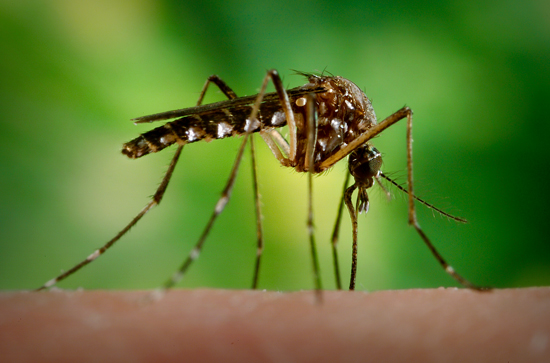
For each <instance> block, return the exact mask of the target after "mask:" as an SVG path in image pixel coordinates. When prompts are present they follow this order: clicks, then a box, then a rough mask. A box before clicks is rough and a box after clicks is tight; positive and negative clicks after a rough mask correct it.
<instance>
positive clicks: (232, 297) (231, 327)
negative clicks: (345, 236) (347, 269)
mask: <svg viewBox="0 0 550 363" xmlns="http://www.w3.org/2000/svg"><path fill="white" fill-rule="evenodd" d="M151 298H152V293H151V291H127V292H124V291H62V290H55V291H43V292H2V293H0V357H2V361H6V362H13V361H79V362H86V361H131V362H140V361H153V360H155V361H178V362H181V361H188V362H191V361H193V362H196V361H201V362H209V361H218V362H220V361H224V362H344V361H345V362H354V361H357V362H365V361H372V362H382V361H383V362H398V361H403V362H404V361H407V362H468V361H469V362H549V361H550V288H548V287H543V288H525V289H505V290H493V291H491V292H483V293H480V292H475V291H471V290H466V289H455V288H450V289H443V288H441V289H435V290H399V291H379V292H371V293H366V292H348V291H324V292H323V293H322V301H318V300H316V295H315V294H314V293H313V292H312V291H303V292H292V293H279V292H262V291H250V290H248V291H242V290H211V289H200V290H173V291H170V292H168V293H167V294H166V295H165V296H164V297H162V298H161V299H159V300H152V299H151Z"/></svg>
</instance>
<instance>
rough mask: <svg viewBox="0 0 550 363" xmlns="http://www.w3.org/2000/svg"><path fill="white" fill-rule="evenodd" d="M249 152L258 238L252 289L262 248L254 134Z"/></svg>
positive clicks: (258, 268)
mask: <svg viewBox="0 0 550 363" xmlns="http://www.w3.org/2000/svg"><path fill="white" fill-rule="evenodd" d="M250 153H251V155H252V183H253V188H254V204H255V205H256V235H257V238H258V248H257V252H256V265H255V267H254V278H253V280H252V289H254V290H255V289H256V288H258V277H259V275H260V257H261V256H262V252H263V249H264V241H263V232H262V207H261V203H260V192H259V188H258V175H257V167H256V156H255V155H256V149H255V146H254V135H251V136H250Z"/></svg>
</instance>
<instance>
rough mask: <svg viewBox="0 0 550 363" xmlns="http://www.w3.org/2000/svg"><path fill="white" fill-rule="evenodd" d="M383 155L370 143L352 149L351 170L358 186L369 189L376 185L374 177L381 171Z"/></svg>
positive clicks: (349, 160)
mask: <svg viewBox="0 0 550 363" xmlns="http://www.w3.org/2000/svg"><path fill="white" fill-rule="evenodd" d="M381 167H382V155H381V154H380V151H378V150H377V149H376V148H375V147H374V146H372V145H371V144H369V143H366V144H365V145H363V146H361V147H360V148H358V149H356V150H354V151H352V152H351V153H350V155H349V159H348V168H349V172H350V174H351V175H353V177H354V178H355V183H356V184H358V186H360V187H362V188H364V189H367V188H370V187H372V186H373V185H374V178H375V177H376V176H378V174H379V173H380V168H381Z"/></svg>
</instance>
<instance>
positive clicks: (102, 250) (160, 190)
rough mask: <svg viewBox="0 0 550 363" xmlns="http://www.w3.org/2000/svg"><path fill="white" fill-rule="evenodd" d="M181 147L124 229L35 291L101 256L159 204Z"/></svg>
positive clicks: (62, 278)
mask: <svg viewBox="0 0 550 363" xmlns="http://www.w3.org/2000/svg"><path fill="white" fill-rule="evenodd" d="M182 149H183V146H182V145H180V146H178V149H177V150H176V154H175V155H174V157H173V158H172V161H171V162H170V165H169V166H168V170H167V171H166V174H165V175H164V178H163V179H162V182H161V183H160V186H159V187H158V189H157V191H156V192H155V195H153V198H152V199H151V201H150V202H149V204H147V205H146V206H145V208H143V209H142V210H141V212H139V214H138V215H137V216H135V217H134V219H132V221H131V222H130V223H129V224H128V225H127V226H126V227H124V229H123V230H122V231H120V232H119V233H118V234H117V235H116V236H115V237H113V239H111V240H110V241H109V242H107V243H106V244H105V245H103V247H101V248H99V249H97V250H95V251H94V252H93V253H92V254H91V255H89V256H88V257H86V259H85V260H84V261H82V262H80V263H79V264H78V265H76V266H74V267H73V268H71V269H70V270H68V271H66V272H64V273H62V274H61V275H59V276H57V277H56V278H54V279H51V280H50V281H48V282H46V283H45V284H44V285H42V286H41V287H39V288H38V289H36V291H39V290H43V289H47V288H49V287H52V286H53V285H55V284H56V283H58V282H59V281H61V280H64V279H65V278H66V277H68V276H70V275H72V274H73V273H75V272H76V271H78V270H80V269H81V268H82V267H84V266H86V265H87V264H89V263H90V262H92V261H93V260H95V259H96V258H98V257H99V256H101V255H102V254H103V253H105V251H107V250H108V249H109V248H110V247H111V246H112V245H114V244H115V242H117V241H118V240H119V239H120V238H121V237H122V236H124V235H125V234H126V233H127V232H128V231H129V230H130V228H132V227H133V226H134V225H135V224H136V223H137V222H138V221H139V220H140V219H141V218H142V217H143V216H144V215H145V214H146V213H147V212H148V211H149V210H150V209H151V208H153V207H154V206H155V205H157V204H159V203H160V201H161V200H162V197H163V196H164V192H165V191H166V188H167V187H168V182H169V181H170V178H171V177H172V173H173V172H174V168H175V167H176V164H177V162H178V159H179V157H180V155H181V151H182Z"/></svg>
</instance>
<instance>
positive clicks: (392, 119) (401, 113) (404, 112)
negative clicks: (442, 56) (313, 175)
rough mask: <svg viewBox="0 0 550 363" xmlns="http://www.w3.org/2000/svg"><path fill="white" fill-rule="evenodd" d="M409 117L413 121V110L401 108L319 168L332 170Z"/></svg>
mask: <svg viewBox="0 0 550 363" xmlns="http://www.w3.org/2000/svg"><path fill="white" fill-rule="evenodd" d="M409 116H410V117H411V119H412V110H411V109H410V108H408V107H403V108H401V109H400V110H398V111H397V112H395V113H393V114H391V115H389V116H388V117H386V118H385V119H384V120H382V121H381V122H380V123H378V124H376V125H374V126H373V127H371V128H370V129H368V130H367V131H365V132H364V133H363V134H361V136H359V137H357V138H356V139H354V140H353V141H352V142H350V143H349V144H347V145H346V146H345V147H343V148H341V149H340V150H338V152H336V153H334V154H333V155H332V156H330V157H329V158H327V159H326V160H325V161H323V162H322V163H321V165H319V168H320V169H321V170H324V169H325V168H330V167H331V166H332V165H334V164H335V163H336V162H338V161H339V160H342V159H343V158H345V157H346V156H347V155H348V154H349V153H350V152H352V151H353V150H355V149H357V148H358V147H360V146H361V145H363V144H364V143H365V142H367V141H369V140H370V139H372V138H373V137H375V136H376V135H378V134H380V133H381V132H382V131H384V130H385V129H387V128H388V127H390V126H391V125H393V124H394V123H396V122H398V121H399V120H402V119H404V118H405V117H409Z"/></svg>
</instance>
